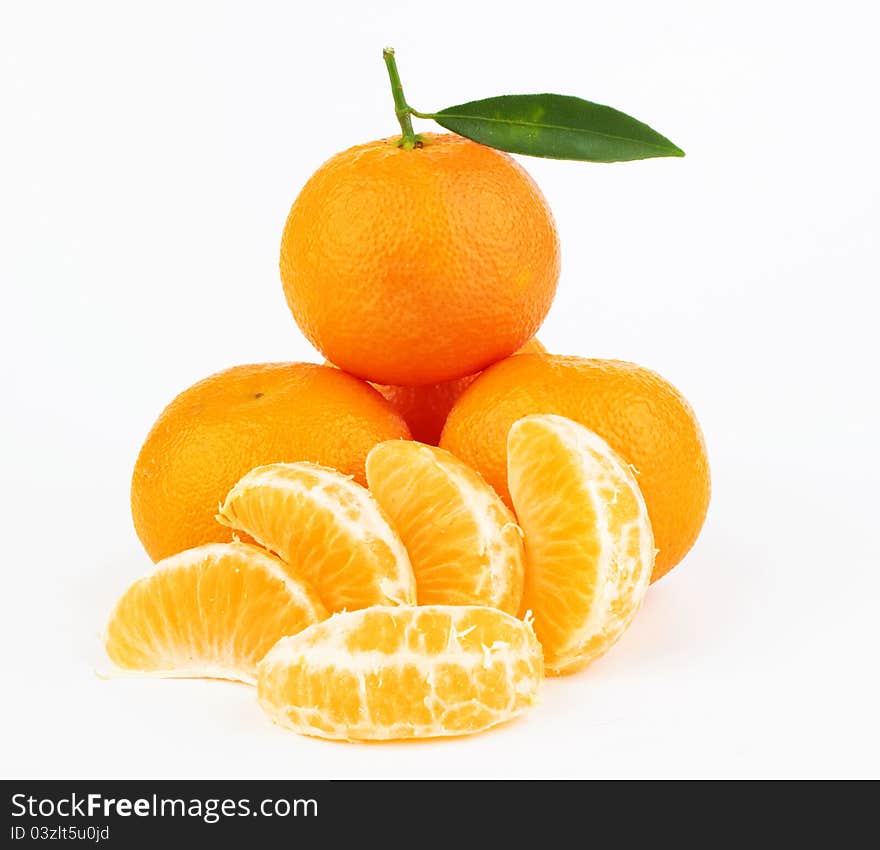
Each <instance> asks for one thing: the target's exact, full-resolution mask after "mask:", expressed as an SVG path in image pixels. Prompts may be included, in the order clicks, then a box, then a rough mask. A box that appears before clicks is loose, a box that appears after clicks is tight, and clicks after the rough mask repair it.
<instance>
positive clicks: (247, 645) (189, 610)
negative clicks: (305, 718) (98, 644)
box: [104, 543, 327, 684]
mask: <svg viewBox="0 0 880 850" xmlns="http://www.w3.org/2000/svg"><path fill="white" fill-rule="evenodd" d="M326 617H327V611H326V609H325V608H324V606H323V605H322V604H321V601H320V600H319V599H318V596H317V594H316V593H315V592H314V590H312V589H311V588H310V587H309V586H308V585H307V584H306V583H305V582H302V581H299V580H297V579H295V578H291V577H290V576H289V575H288V572H287V569H286V568H285V566H284V564H282V563H281V562H280V561H279V560H278V559H277V558H275V557H273V556H272V555H270V554H269V553H268V552H264V551H263V550H262V549H258V548H257V547H256V546H250V545H248V544H246V543H209V544H207V545H205V546H198V547H197V548H195V549H188V550H186V551H185V552H181V553H180V554H178V555H172V556H171V557H170V558H166V559H165V560H164V561H160V562H159V563H158V564H157V565H156V567H155V568H154V570H153V572H152V573H151V574H150V575H148V576H145V577H144V578H142V579H140V580H138V581H136V582H135V583H134V584H133V585H131V587H129V589H128V590H127V591H126V592H125V593H124V594H123V596H122V598H121V599H120V600H119V602H118V603H117V604H116V607H115V608H114V610H113V613H112V615H111V616H110V622H109V623H108V624H107V629H106V631H105V635H104V644H105V646H106V648H107V654H108V655H109V656H110V658H111V659H112V660H113V662H114V663H115V664H116V665H118V666H119V667H122V668H125V669H128V670H140V671H143V672H149V673H155V674H164V675H169V676H200V677H201V676H203V677H209V678H217V679H236V680H238V681H242V682H248V683H249V684H254V683H255V681H256V666H257V662H258V661H259V660H260V659H261V658H262V657H263V656H264V655H265V654H266V652H268V650H269V649H271V648H272V646H273V645H274V644H275V643H276V641H278V639H279V638H281V637H284V636H285V635H292V634H295V633H296V632H298V631H300V630H301V629H304V628H305V627H306V626H310V625H312V624H313V623H317V622H318V621H319V620H323V619H325V618H326Z"/></svg>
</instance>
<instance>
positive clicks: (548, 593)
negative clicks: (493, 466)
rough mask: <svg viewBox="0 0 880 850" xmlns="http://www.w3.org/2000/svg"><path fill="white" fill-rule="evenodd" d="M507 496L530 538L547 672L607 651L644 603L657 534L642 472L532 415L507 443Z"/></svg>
mask: <svg viewBox="0 0 880 850" xmlns="http://www.w3.org/2000/svg"><path fill="white" fill-rule="evenodd" d="M507 470H508V473H507V474H508V480H509V485H510V494H511V498H512V499H513V505H514V510H515V511H516V515H517V518H518V519H519V524H520V526H521V527H522V529H523V532H524V534H525V548H526V576H525V590H524V594H523V602H522V610H527V609H528V610H531V611H532V613H533V615H534V618H535V632H536V634H537V635H538V640H540V641H541V644H542V646H543V647H544V658H545V663H546V666H547V672H548V673H553V674H559V673H567V672H570V671H573V670H576V669H578V668H581V667H584V666H586V665H587V664H589V663H590V662H591V661H594V660H595V659H596V658H598V657H599V656H600V655H603V654H604V653H605V652H606V651H607V650H608V649H609V648H610V647H611V646H612V644H614V643H615V641H617V639H618V638H619V637H620V636H621V635H622V634H623V632H624V631H625V629H626V628H627V626H628V625H629V624H630V622H631V621H632V619H633V617H634V616H635V614H636V612H637V611H638V609H639V606H640V605H641V602H642V598H643V597H644V595H645V591H646V590H647V587H648V583H649V581H650V578H651V570H652V568H653V564H654V537H653V535H652V533H651V523H650V521H649V520H648V511H647V509H646V508H645V500H644V499H643V498H642V494H641V491H640V490H639V486H638V484H637V483H636V479H635V476H634V475H633V472H632V470H631V468H630V467H629V466H628V464H627V463H626V462H625V461H623V460H622V459H621V458H620V457H618V456H617V454H615V452H614V451H613V450H612V449H611V448H610V447H609V446H608V444H607V443H606V442H605V441H604V440H602V439H601V438H600V437H598V436H597V435H596V434H594V433H593V432H592V431H590V430H588V429H587V428H585V427H584V426H583V425H580V424H578V423H576V422H573V421H572V420H570V419H565V418H563V417H561V416H551V415H541V416H526V417H525V418H524V419H520V420H518V421H517V422H515V423H514V424H513V426H512V427H511V429H510V433H509V435H508V440H507Z"/></svg>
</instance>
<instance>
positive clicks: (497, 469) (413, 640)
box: [105, 135, 710, 740]
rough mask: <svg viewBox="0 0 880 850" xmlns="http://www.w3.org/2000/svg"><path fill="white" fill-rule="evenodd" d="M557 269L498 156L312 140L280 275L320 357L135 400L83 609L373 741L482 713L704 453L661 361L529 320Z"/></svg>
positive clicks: (681, 486)
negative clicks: (554, 334)
mask: <svg viewBox="0 0 880 850" xmlns="http://www.w3.org/2000/svg"><path fill="white" fill-rule="evenodd" d="M558 275H559V246H558V240H557V236H556V230H555V226H554V224H553V219H552V216H551V215H550V211H549V208H548V207H547V204H546V202H545V200H544V199H543V197H542V196H541V194H540V192H539V190H538V189H537V187H536V186H535V184H534V183H533V182H532V180H531V178H530V177H529V176H528V175H527V174H526V172H525V171H524V170H523V169H522V168H521V167H520V166H519V165H518V164H517V163H516V162H514V160H513V159H512V158H511V157H509V156H507V155H506V154H503V153H499V152H498V151H495V150H493V149H491V148H487V147H484V146H481V145H478V144H476V143H474V142H470V141H467V140H465V139H462V138H460V137H458V136H453V135H427V136H425V137H423V143H422V145H421V146H419V147H416V148H415V149H413V150H404V149H402V148H400V147H398V146H397V145H396V144H395V140H393V139H392V140H383V141H380V142H373V143H370V144H367V145H361V146H359V147H356V148H352V149H351V150H349V151H345V152H343V153H341V154H338V155H337V156H335V157H333V158H332V159H331V160H330V161H328V162H327V163H326V164H325V165H324V166H322V167H321V168H320V169H319V170H318V172H316V174H315V175H314V176H313V177H312V178H311V179H310V180H309V182H308V183H307V184H306V186H305V188H304V189H303V190H302V192H301V193H300V195H299V197H298V198H297V200H296V202H295V203H294V205H293V208H292V210H291V213H290V216H289V218H288V221H287V226H286V227H285V230H284V235H283V238H282V248H281V277H282V282H283V284H284V290H285V294H286V297H287V300H288V304H289V305H290V308H291V310H292V312H293V315H294V318H295V319H296V321H297V322H298V323H299V325H300V327H301V329H302V330H303V333H304V334H305V335H306V337H307V338H308V339H309V340H310V341H311V342H312V343H313V344H314V345H315V346H316V347H317V348H318V349H319V350H320V352H321V354H322V355H323V356H324V357H325V358H327V359H326V361H325V364H324V365H316V364H307V363H274V364H261V365H251V366H239V367H235V368H233V369H229V370H226V371H225V372H220V373H218V374H216V375H213V376H211V377H209V378H207V379H205V380H203V381H201V382H199V383H197V384H195V385H194V386H192V387H190V388H189V389H187V390H185V391H184V392H182V393H181V394H180V395H179V396H177V398H175V399H174V400H173V401H172V402H171V404H169V405H168V407H167V408H166V409H165V410H164V411H163V412H162V414H161V415H160V417H159V419H158V420H157V422H156V424H155V425H154V426H153V428H152V430H151V431H150V433H149V434H148V436H147V439H146V441H145V443H144V445H143V448H142V449H141V451H140V454H139V456H138V458H137V462H136V464H135V470H134V475H133V478H132V491H131V497H132V515H133V518H134V524H135V529H136V531H137V533H138V536H139V537H140V539H141V541H142V542H143V545H144V547H145V549H146V550H147V552H148V554H149V555H150V556H151V557H152V559H153V560H154V561H156V562H157V563H156V564H155V566H154V568H153V569H152V571H151V572H150V573H149V574H148V575H147V576H146V577H144V578H142V579H140V580H138V581H136V582H135V583H134V584H133V585H132V586H131V587H130V588H129V589H128V591H126V593H125V594H124V595H123V596H122V598H121V599H120V601H119V603H118V604H117V605H116V607H115V608H114V610H113V612H112V614H111V616H110V620H109V623H108V625H107V628H106V631H105V643H106V647H107V652H108V655H109V656H110V658H111V659H112V660H113V662H114V663H115V664H116V665H117V666H118V667H120V668H123V669H126V670H130V671H140V672H142V673H144V674H149V675H169V676H205V677H215V678H227V679H235V680H239V681H243V682H247V683H249V684H254V685H256V686H257V694H258V700H259V704H260V705H261V706H262V707H263V709H264V710H265V711H266V713H267V714H268V715H269V716H270V717H271V718H272V719H274V720H275V721H276V722H277V723H278V724H280V725H282V726H285V727H288V728H291V729H294V730H295V731H298V732H300V733H303V734H306V735H314V736H318V737H324V738H332V739H343V740H389V739H400V738H418V737H445V736H450V735H461V734H468V733H473V732H478V731H481V730H483V729H487V728H490V727H492V726H495V725H497V724H499V723H503V722H506V721H508V720H511V719H512V718H514V717H516V716H517V715H519V714H521V713H522V712H523V711H525V710H526V709H527V708H529V707H530V706H532V705H534V704H535V703H536V701H537V700H538V696H539V693H540V688H541V682H542V680H543V677H544V675H545V673H547V674H551V675H559V674H565V673H570V672H572V671H575V670H578V669H580V668H583V667H585V666H586V665H588V664H590V663H591V662H592V661H594V660H595V659H596V658H599V657H600V656H602V655H603V654H605V653H606V652H607V651H608V650H609V649H610V647H611V646H612V645H613V644H614V643H615V642H616V641H617V640H618V639H619V638H620V636H621V635H622V634H623V633H624V631H625V630H626V628H627V627H628V626H629V624H630V623H631V622H632V620H633V618H634V617H635V615H636V613H637V612H638V610H639V607H640V605H641V603H642V600H643V599H644V597H645V594H646V592H647V589H648V586H649V584H650V582H651V581H652V579H657V578H659V577H660V576H662V575H664V574H665V573H666V572H668V571H669V570H670V569H671V568H672V567H673V566H675V565H676V564H677V563H678V562H679V561H680V560H681V559H682V558H683V557H684V556H685V555H686V554H687V552H688V551H689V549H690V548H691V546H692V545H693V544H694V541H695V540H696V538H697V535H698V534H699V531H700V528H701V526H702V524H703V520H704V518H705V515H706V511H707V508H708V503H709V492H710V484H709V469H708V463H707V459H706V449H705V444H704V441H703V437H702V433H701V431H700V427H699V425H698V423H697V420H696V417H695V416H694V413H693V411H692V410H691V408H690V406H689V405H688V403H687V401H686V400H685V399H684V398H683V396H682V395H681V394H680V393H679V392H678V391H677V390H676V389H675V388H674V387H673V386H672V385H670V384H669V383H668V382H667V381H665V380H664V379H663V378H661V377H660V376H658V375H656V374H655V373H653V372H651V371H649V370H647V369H644V368H642V367H640V366H636V365H635V364H631V363H624V362H621V361H610V360H587V359H583V358H579V357H563V356H558V355H553V354H548V353H546V351H545V350H544V347H543V346H542V345H541V344H540V343H539V342H537V340H536V339H534V334H535V332H536V331H537V330H538V328H539V326H540V325H541V322H542V321H543V318H544V316H545V315H546V313H547V310H548V309H549V307H550V303H551V301H552V299H553V295H554V292H555V288H556V282H557V278H558ZM337 367H338V368H337Z"/></svg>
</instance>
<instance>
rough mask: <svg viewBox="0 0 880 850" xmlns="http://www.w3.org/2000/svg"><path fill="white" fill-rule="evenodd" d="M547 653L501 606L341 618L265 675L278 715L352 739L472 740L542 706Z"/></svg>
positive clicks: (283, 651) (297, 639) (275, 654)
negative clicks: (460, 737) (544, 655)
mask: <svg viewBox="0 0 880 850" xmlns="http://www.w3.org/2000/svg"><path fill="white" fill-rule="evenodd" d="M542 679H543V663H542V655H541V646H540V644H539V643H538V641H537V640H536V638H535V635H534V632H533V631H532V628H531V626H530V625H529V624H528V623H524V622H523V621H522V620H517V619H516V618H515V617H511V616H510V615H509V614H505V613H503V612H502V611H498V610H497V609H495V608H484V607H478V606H447V605H430V606H424V607H420V608H400V607H397V608H389V607H377V608H368V609H366V610H363V611H355V612H352V613H346V614H337V615H335V616H333V617H331V618H330V619H329V620H327V621H325V622H324V623H318V624H317V625H315V626H313V627H312V628H309V629H306V630H305V631H303V632H302V633H301V634H299V635H294V636H293V637H291V638H284V639H283V640H281V641H279V642H278V644H277V645H276V646H274V647H273V648H272V650H271V651H270V652H269V653H268V654H267V655H266V657H265V658H264V659H263V661H262V662H261V664H260V666H259V671H258V686H257V687H258V691H257V693H258V696H259V700H260V704H261V705H262V707H263V709H264V710H265V711H266V712H267V714H269V716H270V717H271V718H272V719H273V720H274V721H275V722H276V723H278V724H280V725H281V726H287V727H289V728H290V729H293V730H294V731H296V732H300V733H302V734H304V735H315V736H317V737H320V738H334V739H338V740H348V741H357V740H360V741H379V740H392V739H399V738H436V737H443V736H450V735H467V734H471V733H473V732H480V731H482V730H484V729H488V728H489V727H491V726H495V725H497V724H498V723H503V722H504V721H506V720H510V719H511V718H513V717H515V716H516V715H518V714H520V713H521V712H522V711H524V710H525V709H526V708H528V707H529V706H531V705H533V704H534V703H535V702H536V701H537V698H538V689H539V687H540V684H541V680H542Z"/></svg>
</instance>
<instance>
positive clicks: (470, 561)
mask: <svg viewBox="0 0 880 850" xmlns="http://www.w3.org/2000/svg"><path fill="white" fill-rule="evenodd" d="M367 481H368V483H369V485H370V490H371V491H372V493H373V495H374V496H375V497H376V500H377V501H378V502H379V504H380V505H381V506H382V508H383V509H384V510H385V512H386V513H387V514H388V516H389V517H390V519H391V522H392V523H393V524H394V527H395V528H396V529H397V531H398V533H399V534H400V537H401V540H403V544H404V546H406V550H407V552H409V558H410V562H411V563H412V568H413V572H414V573H415V576H416V585H417V589H418V591H417V592H418V601H419V604H420V605H488V606H491V607H493V608H500V609H501V610H502V611H507V612H508V613H509V614H516V612H517V610H518V608H519V604H520V600H521V598H522V587H523V571H524V566H523V561H524V552H523V542H522V532H521V531H520V529H519V526H518V525H517V524H516V520H515V519H514V516H513V514H512V513H511V512H510V510H508V508H507V506H506V505H505V504H504V502H502V501H501V499H500V498H499V496H498V495H497V494H496V492H495V491H494V490H493V489H492V488H491V487H490V486H489V485H488V484H487V483H486V482H485V481H484V480H483V478H482V477H481V476H480V474H479V473H478V472H476V471H474V470H473V469H471V468H470V467H469V466H467V465H466V464H464V463H462V462H461V461H460V460H458V458H456V457H455V456H453V455H451V454H450V453H449V452H447V451H445V450H444V449H438V448H436V447H435V446H427V445H424V444H422V443H416V442H413V441H411V440H388V441H387V442H383V443H379V444H378V445H376V446H375V447H374V448H373V450H372V451H371V452H370V453H369V455H367Z"/></svg>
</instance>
